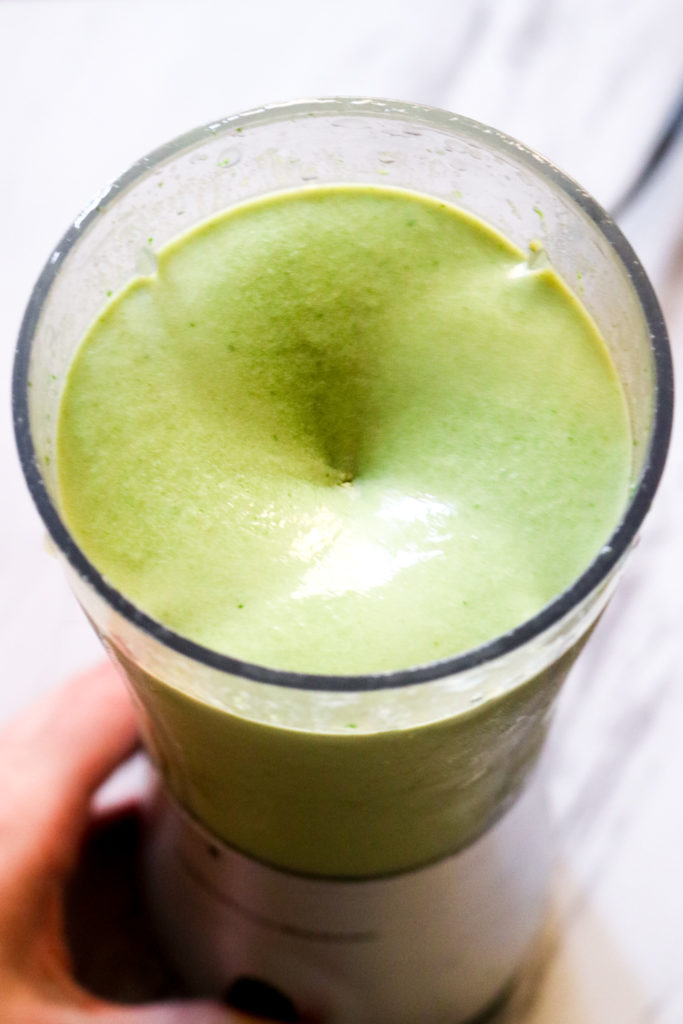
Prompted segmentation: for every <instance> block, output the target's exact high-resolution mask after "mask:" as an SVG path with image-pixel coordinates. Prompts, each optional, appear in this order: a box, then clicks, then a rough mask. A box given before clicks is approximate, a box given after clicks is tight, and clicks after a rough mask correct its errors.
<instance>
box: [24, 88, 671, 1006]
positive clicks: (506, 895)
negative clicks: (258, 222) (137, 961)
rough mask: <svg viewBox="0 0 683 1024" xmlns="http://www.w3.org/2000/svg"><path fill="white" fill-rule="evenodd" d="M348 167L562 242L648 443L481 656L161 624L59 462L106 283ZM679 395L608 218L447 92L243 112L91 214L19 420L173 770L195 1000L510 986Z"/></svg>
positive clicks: (154, 856) (396, 995) (169, 920)
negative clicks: (584, 558) (90, 554)
mask: <svg viewBox="0 0 683 1024" xmlns="http://www.w3.org/2000/svg"><path fill="white" fill-rule="evenodd" d="M161 182H163V186H164V187H163V188H159V185H160V183H161ZM340 182H354V183H361V184H390V185H392V186H395V187H399V188H406V189H412V190H414V191H417V192H420V193H424V194H427V195H430V196H433V197H437V198H439V199H442V200H444V201H447V202H450V203H453V204H455V205H457V206H460V207H462V208H463V209H464V210H466V211H468V212H469V213H471V214H473V215H475V216H476V217H479V218H480V219H482V220H483V221H485V222H487V223H488V224H490V225H492V226H493V227H494V228H496V229H497V230H498V231H500V232H501V233H502V234H503V235H505V236H506V237H507V238H508V239H509V240H510V241H512V242H513V243H515V244H516V245H517V246H518V247H519V248H520V249H521V250H522V251H524V252H527V253H528V261H529V266H530V267H533V266H534V264H535V261H537V260H539V259H547V260H548V261H549V262H550V264H551V265H552V266H553V267H554V269H555V270H556V271H557V273H558V274H559V275H560V277H562V278H563V280H564V281H565V283H566V284H567V285H568V286H569V288H570V289H571V290H573V291H574V292H575V293H576V294H577V296H578V297H579V298H580V301H581V302H582V303H583V305H584V306H585V308H586V309H587V310H588V312H589V313H590V314H591V316H592V317H593V319H594V320H595V322H596V323H597V325H598V327H599V328H600V330H601V332H602V334H603V336H604V338H605V341H606V343H607V346H608V348H609V350H610V353H611V356H612V359H613V362H614V364H615V367H616V369H617V372H618V374H619V376H620V379H621V381H622V384H623V388H624V393H625V396H626V402H627V405H628V410H629V415H630V419H631V426H632V431H633V438H634V441H635V442H636V444H635V445H634V448H633V452H634V465H633V484H634V486H633V495H632V498H631V501H630V504H629V505H628V507H627V508H626V510H625V513H624V515H623V518H622V520H621V521H620V522H619V524H618V525H617V527H616V529H615V531H614V533H613V535H612V537H611V538H610V539H609V540H608V542H607V543H606V544H605V545H604V547H603V548H602V549H601V550H600V552H599V553H598V555H597V556H596V557H595V559H594V560H593V562H592V564H591V565H590V566H588V567H587V569H586V571H585V572H584V573H583V574H582V575H581V576H580V578H578V579H577V580H576V581H575V582H574V583H573V584H572V585H571V586H570V587H569V588H568V589H567V590H566V591H564V592H563V593H561V594H559V595H558V596H557V597H556V598H555V599H554V600H553V601H552V602H551V603H550V604H549V605H547V606H546V607H545V608H544V609H543V610H542V611H541V612H539V613H538V614H537V615H536V616H534V617H533V618H532V619H530V620H529V621H527V622H524V623H523V624H521V625H520V626H518V627H517V628H515V629H513V630H512V631H510V632H509V633H507V634H505V635H504V636H500V637H498V638H496V639H494V640H492V641H491V642H489V643H487V644H485V645H483V646H481V647H478V648H476V649H474V650H470V651H467V652H465V653H463V654H459V655H457V656H455V657H451V658H447V659H444V660H441V661H438V662H434V663H432V664H427V665H421V666H417V667H415V666H410V665H406V666H405V668H403V669H402V670H400V671H396V672H385V673H379V674H368V675H364V676H339V675H335V673H334V666H333V665H332V666H330V674H329V675H318V676H316V675H305V674H299V673H294V672H284V671H282V672H281V671H276V670H274V669H269V668H265V667H262V666H259V665H256V664H249V663H245V662H241V661H239V660H236V659H235V658H231V657H229V656H227V655H223V654H220V653H218V652H216V651H212V650H209V649H207V648H204V647H201V646H200V645H198V644H196V643H193V642H191V641H190V640H188V639H187V638H185V637H183V636H180V635H178V634H176V633H174V632H172V631H171V630H169V629H167V628H166V627H164V626H163V625H162V624H161V623H159V622H157V621H155V620H153V619H152V618H150V617H149V616H148V615H147V614H145V612H144V611H142V610H140V609H139V608H136V607H135V606H133V605H132V604H131V602H130V601H129V600H128V599H127V598H126V596H125V595H123V594H121V593H119V592H117V591H116V590H115V589H114V588H113V587H112V586H111V585H110V584H109V583H108V582H107V580H106V579H105V578H103V577H102V576H101V575H100V573H99V572H98V570H97V569H96V568H95V567H94V566H93V565H92V564H90V562H89V561H88V559H87V558H86V557H85V555H84V554H83V552H82V551H81V550H80V549H79V548H78V546H77V545H76V543H75V541H74V539H73V538H72V537H71V536H70V534H69V531H68V529H67V528H66V526H65V525H64V522H63V520H62V518H61V516H60V510H59V503H58V499H57V478H56V469H55V458H54V444H55V424H56V422H57V411H58V405H59V400H60V394H61V390H62V385H63V383H64V379H65V375H66V373H67V371H68V367H69V364H70V361H71V359H72V357H73V354H74V352H75V350H76V348H77V346H78V345H79V343H80V341H81V340H82V338H83V336H84V334H85V332H86V329H87V328H88V326H89V325H90V323H91V322H92V321H93V319H94V318H95V317H96V315H97V314H98V312H99V311H100V308H101V305H102V301H103V296H104V295H105V294H106V293H107V292H111V291H116V290H118V289H119V288H121V287H123V286H124V285H125V284H126V283H127V282H128V281H129V280H130V279H131V278H133V277H135V276H136V275H137V274H139V273H151V272H153V270H154V262H155V258H154V253H153V252H152V251H151V249H150V248H149V247H148V245H147V240H148V239H149V238H152V237H153V238H154V240H155V245H163V244H164V243H165V242H167V241H169V240H170V239H172V238H173V237H175V236H176V235H178V234H179V233H181V232H182V231H185V230H188V229H189V228H191V227H192V226H193V225H195V224H197V223H199V222H201V221H203V220H205V219H206V218H208V217H211V216H212V215H214V214H216V213H217V212H219V211H222V210H224V209H225V208H227V207H229V206H231V205H233V204H236V203H239V202H241V201H244V200H247V199H250V198H254V197H257V196H261V195H265V194H269V193H273V192H278V191H281V190H287V189H292V188H301V187H305V186H306V185H307V184H315V185H320V184H324V183H340ZM671 413H672V372H671V363H670V355H669V349H668V343H667V339H666V332H665V328H664V324H663V321H662V317H661V313H660V311H659V308H658V305H657V302H656V299H655V297H654V295H653V292H652V289H651V287H650V285H649V283H648V281H647V279H646V277H645V274H644V272H643V270H642V268H641V266H640V264H639V263H638V261H637V259H636V257H635V256H634V254H633V252H632V251H631V249H630V247H629V246H628V244H627V242H626V241H625V239H624V238H623V236H622V235H621V234H620V232H619V230H618V229H617V227H616V226H615V224H614V223H613V222H612V221H611V220H610V218H609V217H608V216H607V215H606V214H605V213H604V211H603V210H601V209H600V208H599V207H598V206H597V204H596V203H595V202H594V201H593V200H592V199H591V198H590V197H589V196H588V195H586V193H585V192H583V191H582V190H581V188H580V187H578V186H577V185H576V184H575V183H573V182H571V181H570V180H568V179H567V178H566V177H565V176H564V175H563V174H561V173H560V172H559V171H558V170H557V169H556V168H554V167H553V166H552V165H550V164H549V163H548V162H546V161H545V160H543V159H542V158H540V157H539V156H537V155H536V154H534V153H532V152H530V151H529V150H527V149H525V148H524V147H523V146H521V145H520V144H519V143H517V142H515V141H514V140H511V139H509V138H506V137H505V136H503V135H501V134H500V133H498V132H496V131H494V130H492V129H490V128H487V127H485V126H483V125H480V124H477V123H475V122H472V121H470V120H467V119H465V118H462V117H458V116H455V115H453V114H450V113H447V112H445V111H439V110H434V109H430V108H426V107H421V106H416V105H412V104H402V103H391V102H384V101H378V100H369V99H352V100H312V101H309V102H303V103H293V104H278V105H274V106H270V107H266V108H263V109H258V110H254V111H251V112H249V113H245V114H240V115H236V116H233V117H228V118H226V119H225V120H222V121H220V122H217V123H215V124H212V125H208V126H206V127H203V128H200V129H198V130H196V131H193V132H190V133H189V134H187V135H185V136H183V137H181V138H180V139H178V140H176V141H175V142H173V143H170V144H169V145H167V146H164V147H162V148H161V149H159V150H157V151H156V152H155V153H153V154H152V155H151V156H149V157H146V158H144V159H143V160H141V161H140V162H139V163H137V164H136V165H135V166H134V167H132V168H131V169H130V170H129V171H128V172H127V173H126V174H124V175H123V176H122V177H121V178H120V179H119V180H117V181H116V182H114V184H113V185H111V186H110V187H108V188H106V189H105V190H104V191H103V192H102V193H101V195H100V196H98V197H97V199H96V200H95V201H94V202H93V203H92V204H91V205H90V206H89V207H87V208H86V209H85V210H84V211H83V213H82V214H81V215H80V216H79V217H78V218H77V219H76V221H75V222H74V224H73V225H72V227H71V228H70V229H69V231H68V232H67V234H66V235H65V237H64V238H63V239H62V241H61V242H60V243H59V244H58V246H57V247H56V249H55V251H54V252H53V253H52V255H51V256H50V259H49V261H48V263H47V265H46V267H45V270H44V271H43V273H42V275H41V277H40V279H39V281H38V283H37V285H36V287H35V290H34V292H33V295H32V297H31V300H30V303H29V306H28V309H27V312H26V316H25V319H24V323H23V326H22V329H21V336H20V340H19V346H18V351H17V358H16V364H15V378H14V417H15V425H16V433H17V439H18V445H19V451H20V456H21V460H22V464H23V468H24V472H25V475H26V478H27V481H28V485H29V487H30V490H31V492H32V494H33V497H34V500H35V502H36V505H37V507H38V509H39V512H40V514H41V515H42V517H43V519H44V521H45V524H46V527H47V529H48V531H49V533H50V535H51V536H52V538H53V540H54V542H55V544H56V546H57V549H58V551H59V552H60V554H61V556H62V558H63V561H64V564H65V566H66V570H67V573H68V576H69V579H70V582H71V585H72V587H73V589H74V592H75V594H76V596H77V598H78V600H79V601H80V603H81V604H82V606H83V608H84V610H85V612H86V614H87V615H88V617H89V618H90V620H91V622H92V624H93V626H94V628H95V629H96V630H97V632H98V634H99V636H100V637H101V639H102V641H103V643H104V645H105V647H106V648H107V650H108V652H109V653H110V655H111V656H112V658H113V659H114V661H115V662H116V663H117V664H118V665H119V666H120V667H121V668H122V670H123V673H124V675H125V678H126V679H127V681H128V684H129V687H130V690H131V693H132V694H133V697H134V700H135V703H136V706H137V709H138V716H139V723H140V729H141V732H142V736H143V739H144V742H145V745H146V748H147V750H148V752H149V754H150V756H151V759H152V761H153V763H154V765H155V766H156V768H157V769H158V773H159V779H160V784H159V791H158V794H157V796H156V798H155V800H154V802H153V806H152V807H151V810H150V820H149V834H148V842H147V847H146V864H147V886H148V892H149V899H150V904H151V907H152V911H153V914H154V917H155V919H156V922H157V926H158V929H159V932H160V935H161V936H162V938H163V940H164V942H165V944H166V946H167V949H168V951H169V954H170V956H171V957H172V958H173V959H174V960H175V962H176V964H177V966H178V967H179V969H180V970H181V971H182V973H183V974H184V975H185V977H186V978H187V980H188V981H189V982H190V984H192V985H193V986H194V987H195V988H196V990H197V991H198V992H204V993H207V994H215V995H218V996H221V997H223V998H224V999H225V1000H226V1002H227V1003H230V1004H232V1005H235V1006H238V1007H242V1008H245V1009H251V1010H252V1011H254V1012H256V1013H260V1014H262V1015H264V1016H268V1015H269V1016H272V1017H274V1018H275V1019H280V1020H314V1021H320V1022H324V1024H415V1022H416V1021H417V1020H419V1021H421V1022H422V1024H445V1022H448V1024H458V1022H462V1021H466V1020H471V1019H473V1018H474V1017H475V1016H477V1015H479V1014H481V1013H483V1012H485V1011H486V1010H487V1008H489V1007H491V1006H492V1005H494V1004H495V1003H496V1001H497V1000H498V999H499V998H501V995H502V994H503V993H504V992H505V991H506V989H507V988H508V986H509V984H510V982H511V979H513V978H514V976H515V973H516V971H517V970H518V968H519V965H520V963H521V961H522V960H523V958H524V955H525V953H526V951H527V949H528V947H529V945H530V943H531V941H532V940H533V938H534V936H535V935H536V933H537V930H538V927H539V923H540V921H541V918H542V914H543V907H544V899H545V896H546V891H547V884H548V872H549V864H550V858H549V850H548V834H547V821H546V818H545V813H544V806H543V792H542V780H541V772H540V770H539V757H540V754H541V752H542V749H543V744H544V740H545V736H546V733H547V728H548V723H549V719H550V716H551V714H552V711H553V705H554V701H555V698H556V695H557V693H558V690H559V688H560V686H561V684H562V682H563V680H564V678H565V676H566V673H567V671H568V669H569V668H570V666H571V664H572V662H573V660H574V658H575V657H576V655H577V653H578V651H579V649H580V647H581V646H582V643H583V642H584V640H585V638H586V636H587V634H588V633H589V631H590V629H591V627H592V625H593V624H594V623H595V621H596V619H597V617H598V616H599V614H600V612H601V610H602V609H603V608H604V606H605V604H606V602H607V600H608V598H609V596H610V594H611V592H612V590H613V587H614V585H615V583H616V580H617V577H618V575H619V572H620V570H621V568H622V566H623V563H624V559H625V557H626V555H627V554H628V551H629V549H630V547H631V545H632V543H633V541H634V539H635V537H636V535H637V532H638V530H639V528H640V525H641V523H642V521H643V518H644V516H645V514H646V512H647V510H648V508H649V505H650V502H651V500H652V497H653V495H654V492H655V489H656V487H657V484H658V481H659V477H660V475H661V472H662V469H663V465H664V459H665V454H666V448H667V443H668V436H669V431H670V424H671ZM350 722H352V723H353V725H354V728H353V729H350V728H349V727H348V723H350Z"/></svg>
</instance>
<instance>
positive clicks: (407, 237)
mask: <svg viewBox="0 0 683 1024" xmlns="http://www.w3.org/2000/svg"><path fill="white" fill-rule="evenodd" d="M542 262H543V261H542V260H541V261H535V260H527V258H526V256H525V254H523V253H522V252H520V251H519V250H518V249H517V248H515V247H514V246H512V245H511V244H510V243H509V242H507V241H506V240H505V239H504V238H502V237H501V236H500V235H499V234H497V233H496V232H495V231H493V230H492V229H490V228H489V227H487V226H485V225H484V224H482V223H481V222H479V221H477V220H475V219H473V218H472V217H470V216H468V215H467V214H465V213H463V212H461V211H459V210H457V209H455V208H453V207H451V206H448V205H446V204H444V203H442V202H439V201H437V200H433V199H431V198H428V197H425V196H420V195H417V194H414V193H410V192H405V191H401V190H397V189H389V188H382V187H371V186H347V185H344V186H329V187H311V188H306V189H302V190H299V191H294V192H285V193H279V194H274V195H272V196H270V197H267V198H262V199H259V200H256V201H253V202H251V203H246V204H243V205H241V206H238V207H236V208H233V209H230V210H228V211H226V212H225V213H224V214H222V215H221V216H218V217H216V218H214V219H212V220H210V221H207V222H205V223H203V224H201V225H200V226H199V227H197V228H195V229H194V230H193V231H191V232H189V233H188V234H185V235H183V236H182V237H181V238H179V239H177V240H176V241H175V242H173V243H171V244H169V245H167V246H166V247H164V248H163V249H162V250H161V251H160V252H159V253H158V254H157V270H156V273H154V274H153V275H150V276H146V277H140V278H138V279H137V280H135V281H133V282H132V283H131V284H130V285H129V286H128V287H127V288H126V289H125V290H124V291H123V292H121V293H120V294H119V295H117V296H115V297H114V299H113V300H112V301H111V303H110V304H109V305H108V306H107V307H106V309H105V310H104V312H103V313H102V314H101V316H100V317H99V318H98V320H97V321H96V322H95V323H94V324H93V326H92V328H91V329H90V331H89V332H88V335H87V337H86V338H85V340H84V342H83V345H82V346H81V348H80V350H79V351H78V353H77V355H76V357H75V359H74V361H73V364H72V367H71V369H70V372H69V375H68V378H67V382H66V386H65V391H64V396H63V400H62V408H61V418H60V424H59V432H58V469H59V482H60V498H61V506H62V512H63V515H64V517H65V519H66V522H67V524H68V526H69V528H70V530H71V531H72V533H73V535H74V537H75V538H76V540H77V542H78V543H79V545H80V546H81V547H82V548H83V550H84V551H85V553H86V554H87V556H88V557H89V558H90V560H91V561H92V562H93V564H94V565H95V566H97V568H98V569H99V570H100V571H101V572H102V573H103V574H104V576H105V577H106V578H107V579H108V580H109V581H110V582H111V583H112V584H113V585H114V586H115V587H116V588H117V589H119V590H120V591H121V592H122V593H123V594H125V595H126V596H127V597H128V598H129V599H130V600H132V601H133V602H134V603H135V604H137V605H138V606H139V607H140V608H142V609H143V610H144V611H146V612H147V613H148V614H150V615H152V616H153V617H155V618H156V619H158V620H159V621H161V622H162V623H164V624H165V625H167V626H169V627H171V628H172V629H173V630H175V631H176V632H178V633H180V634H183V635H185V636H187V637H189V638H190V639H192V640H195V641H197V642H199V643H201V644H203V645H205V646H207V647H210V648H213V649H215V650H217V651H220V652H223V653H226V654H230V655H232V656H234V657H236V658H239V659H242V660H246V661H251V662H255V663H257V664H260V665H265V666H270V667H274V668H281V669H290V670H295V671H301V672H312V673H333V674H337V675H339V674H342V675H353V674H367V673H370V672H378V671H386V670H392V669H399V668H406V667H409V666H415V665H419V664H423V663H427V662H430V661H434V660H436V659H441V658H445V657H448V656H450V655H454V654H456V653H458V652H461V651H464V650H467V649H469V648H472V647H474V646H477V645H478V644H481V643H483V642H485V641H487V640H490V639H491V638H493V637H495V636H498V635H499V634H501V633H504V632H506V631H507V630H509V629H511V628H512V627H514V626H516V625H518V624H519V623H521V622H523V621H524V620H526V619H528V618H529V617H530V616H532V615H534V614H535V613H536V612H538V611H539V610H540V609H541V608H542V607H543V606H544V605H545V604H547V602H548V601H550V600H551V599H552V598H554V597H555V596H556V595H557V594H559V593H560V592H561V591H562V590H564V589H565V588H566V587H567V586H569V585H570V584H571V583H572V582H573V580H574V579H575V578H576V577H577V576H578V575H579V574H580V573H581V572H582V571H583V570H584V569H585V568H586V567H587V566H588V564H589V563H590V562H591V560H592V559H593V557H594V556H595V555H596V553H597V552H598V550H599V549H600V547H601V546H602V545H603V544H604V543H605V541H606V540H607V538H608V536H609V535H610V533H611V531H612V530H613V528H614V527H615V525H616V523H617V521H618V520H619V518H620V516H621V514H622V511H623V509H624V506H625V504H626V501H627V497H628V492H629V487H630V484H631V436H630V430H629V424H628V418H627V413H626V407H625V402H624V397H623V394H622V390H621V387H620V384H619V381H618V379H617V376H616V373H615V370H614V367H613V365H612V363H611V361H610V358H609V355H608V352H607V349H606V346H605V344H604V342H603V340H602V339H601V337H600V336H599V334H598V332H597V330H596V328H595V326H594V325H593V323H592V322H591V320H590V319H589V317H588V316H587V314H586V313H585V311H584V310H583V309H582V308H581V306H580V305H579V303H578V302H577V301H576V299H575V298H574V297H573V296H572V294H571V293H570V292H569V290H568V289H567V288H566V287H565V285H564V284H563V283H562V282H561V281H560V280H559V278H558V277H557V276H556V275H555V273H554V272H553V271H552V270H551V269H550V268H548V267H544V266H543V265H542ZM119 657H120V659H121V660H122V661H123V662H124V664H125V666H126V668H127V671H128V673H129V675H130V677H131V679H132V680H133V682H134V685H135V686H136V688H137V690H138V693H139V695H140V698H141V700H142V701H143V703H144V704H145V705H146V707H147V711H148V726H149V739H150V744H151V746H152V748H153V750H154V751H155V752H156V754H157V757H158V760H159V762H160V764H161V765H162V768H163V769H164V771H165V772H166V774H167V776H168V778H169V782H170V784H171V786H172V788H173V790H174V792H175V793H176V795H178V796H179V798H180V799H181V800H182V802H183V803H184V804H185V806H186V807H188V809H189V810H190V811H191V812H192V813H193V814H196V815H197V816H198V817H199V818H201V820H203V821H204V822H205V823H206V824H207V825H208V826H209V827H210V828H212V829H213V830H214V831H215V832H216V833H217V834H218V835H220V836H221V837H222V838H224V839H226V840H227V841H228V842H231V843H233V844H234V845H236V846H237V847H238V848H240V849H243V850H245V851H246V852H249V853H252V854H254V855H255V856H259V857H261V858H263V859H265V860H268V861H271V862H272V863H276V864H280V865H283V866H285V867H291V868H293V869H295V870H300V871H310V872H314V873H317V874H335V875H357V874H374V873H380V872H385V871H394V870H400V869H403V868H405V867H409V866H412V865H414V864H416V863H422V862H426V861H428V860H431V859H434V858H436V857H438V856H442V855H445V854H446V853H448V852H450V851H452V850H454V849H457V848H458V847H460V846H462V845H464V844H465V843H467V842H469V841H470V840H471V839H472V838H474V836H475V835H476V834H478V833H479V832H480V831H481V830H482V829H483V828H484V827H485V826H486V824H488V823H489V822H490V821H491V820H492V819H493V818H495V816H496V815H498V814H500V813H501V811H502V809H504V807H505V806H506V805H507V804H508V803H509V802H510V800H512V799H513V798H514V794H515V793H516V792H517V791H518V789H519V786H520V785H522V783H523V779H524V776H525V774H526V772H527V771H528V770H529V767H530V765H531V764H532V763H533V761H534V759H535V755H536V753H537V750H538V748H539V746H540V743H541V741H542V736H543V732H544V729H545V724H546V717H547V715H546V711H547V709H548V707H549V705H550V702H551V700H552V697H553V694H554V692H555V688H556V686H557V685H558V684H559V681H560V680H561V677H562V674H563V671H564V670H565V669H566V664H565V663H563V664H562V665H559V666H555V667H553V668H552V669H551V670H550V671H549V672H548V673H547V674H544V676H543V678H541V679H536V680H531V681H529V682H527V683H526V684H524V685H522V686H520V687H517V688H516V689H515V690H514V692H513V693H511V694H507V695H506V696H504V697H501V698H499V699H497V700H495V701H489V702H487V703H486V704H485V705H484V706H483V707H479V708H474V709H472V711H471V712H468V713H466V714H459V715H457V716H454V717H446V718H445V719H444V720H443V721H440V722H437V723H434V724H431V725H428V726H425V727H422V728H418V729H414V730H396V731H391V730H389V731H387V732H384V733H376V732H375V733H371V734H363V733H362V732H361V733H359V732H358V731H354V730H353V723H349V730H348V732H346V733H341V734H340V735H338V736H337V735H320V734H316V733H314V732H310V733H309V732H306V731H299V730H286V729H278V728H277V727H275V726H272V725H265V724H263V723H255V722H251V721H249V720H248V719H243V718H241V717H239V716H238V715H235V714H233V713H232V712H231V710H230V708H229V706H225V707H221V701H222V697H221V694H216V695H215V700H213V701H212V702H211V703H212V704H213V706H210V705H209V704H208V703H202V702H201V701H196V700H194V699H192V698H190V697H189V696H187V695H185V694H183V693H181V692H179V691H178V690H177V689H175V688H173V687H169V686H166V685H165V684H164V683H161V682H158V681H157V680H153V679H150V678H149V677H148V676H146V675H145V674H144V673H143V672H142V671H141V670H140V669H139V668H137V667H136V666H135V665H134V664H132V663H131V661H130V660H129V659H128V658H127V657H126V656H125V655H124V654H123V652H119ZM570 658H571V656H569V657H568V659H567V661H569V660H570ZM171 736H172V737H174V738H173V740H171V739H169V737H171ZM502 736H504V737H505V740H504V743H503V745H501V737H502ZM178 737H180V743H179V742H178ZM475 762H476V767H473V766H474V765H475ZM406 816H407V817H406ZM406 820H411V821H413V822H415V823H416V825H415V826H411V829H408V830H406V829H405V827H404V823H405V821H406Z"/></svg>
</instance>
